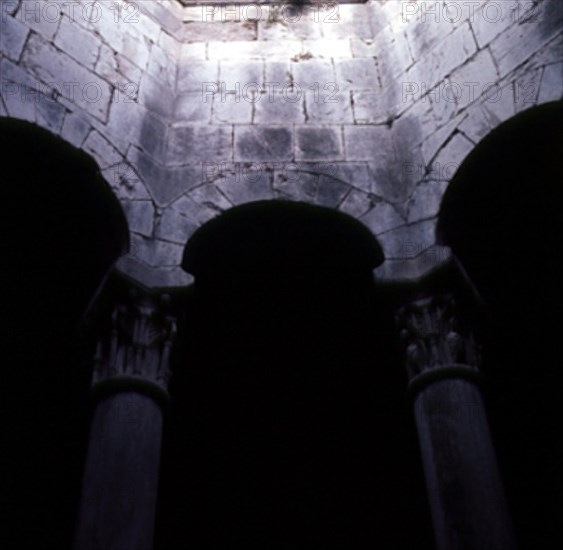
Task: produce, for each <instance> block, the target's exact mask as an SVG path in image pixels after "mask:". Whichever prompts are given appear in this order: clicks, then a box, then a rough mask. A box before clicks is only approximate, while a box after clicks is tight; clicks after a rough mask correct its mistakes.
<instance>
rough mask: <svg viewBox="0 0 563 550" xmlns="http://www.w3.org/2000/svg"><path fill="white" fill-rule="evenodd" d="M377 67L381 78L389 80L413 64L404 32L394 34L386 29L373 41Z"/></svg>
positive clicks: (389, 28)
mask: <svg viewBox="0 0 563 550" xmlns="http://www.w3.org/2000/svg"><path fill="white" fill-rule="evenodd" d="M374 49H375V51H376V52H377V54H376V55H377V59H378V62H379V63H378V65H379V69H380V73H381V75H382V76H387V75H388V76H389V80H391V79H392V78H393V77H397V76H399V75H401V74H404V73H405V72H406V71H407V70H408V69H409V68H410V67H411V66H412V64H413V63H414V59H413V57H412V55H411V53H410V50H409V47H408V43H407V39H406V37H405V35H404V32H394V31H393V30H392V29H391V27H386V28H385V29H384V30H383V31H382V32H381V33H379V34H378V35H377V36H376V37H375V39H374Z"/></svg>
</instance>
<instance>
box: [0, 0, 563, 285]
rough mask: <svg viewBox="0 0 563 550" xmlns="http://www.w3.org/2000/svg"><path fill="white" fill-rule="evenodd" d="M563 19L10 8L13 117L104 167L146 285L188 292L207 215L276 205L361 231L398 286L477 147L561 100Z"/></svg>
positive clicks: (158, 6)
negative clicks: (352, 220) (344, 218)
mask: <svg viewBox="0 0 563 550" xmlns="http://www.w3.org/2000/svg"><path fill="white" fill-rule="evenodd" d="M562 23H563V3H561V2H559V1H558V0H537V1H529V0H519V1H513V0H497V1H494V0H479V1H474V2H469V1H463V0H458V1H447V2H443V1H434V0H432V1H422V0H418V1H417V2H413V1H410V0H405V1H402V0H369V1H368V2H367V3H365V4H334V5H317V4H313V5H311V6H305V7H296V6H281V5H278V6H272V5H270V6H267V5H251V6H249V5H242V6H238V7H234V6H232V5H221V6H218V5H210V4H206V5H199V6H190V7H183V6H182V5H181V4H180V3H179V2H178V1H177V0H137V1H124V0H121V1H115V0H112V1H109V0H98V1H95V2H92V1H86V0H81V1H78V0H77V1H75V2H71V1H67V0H65V1H63V0H7V1H6V2H3V3H2V13H1V39H0V71H1V72H0V85H1V101H0V116H10V117H16V118H22V119H25V120H30V121H32V122H34V123H36V124H38V125H40V126H43V127H45V128H48V129H49V130H50V131H52V132H53V133H55V134H58V135H60V136H61V137H62V138H63V139H65V140H67V141H69V142H71V143H73V144H74V145H76V146H77V147H80V148H82V149H84V150H85V151H87V152H88V153H89V154H91V155H92V156H93V157H94V158H95V159H96V161H97V162H98V164H99V166H100V169H101V170H102V172H103V174H104V175H105V177H106V179H107V181H108V183H109V184H110V185H111V186H112V188H113V189H114V191H115V193H116V195H117V196H118V197H119V199H120V200H121V202H122V204H123V208H124V211H125V213H126V215H127V218H128V220H129V226H130V230H131V234H132V247H131V252H130V254H129V255H128V256H127V257H125V258H123V259H122V260H121V261H120V268H121V269H122V270H124V271H127V272H128V273H130V274H131V275H132V276H134V277H136V278H138V279H139V280H140V281H142V282H144V283H145V284H147V285H154V286H169V285H170V286H174V285H180V284H185V283H186V282H188V281H189V279H188V277H187V276H186V275H185V274H184V273H183V272H182V271H181V269H180V268H179V267H178V265H179V262H180V258H181V254H182V250H183V245H184V244H185V242H186V240H187V238H188V237H189V236H190V235H191V233H193V231H194V230H195V229H196V228H197V227H199V226H200V225H201V224H202V223H205V222H206V221H207V220H209V219H211V218H212V217H214V216H215V215H217V214H218V213H219V212H221V211H224V210H225V209H228V208H230V207H231V206H233V205H237V204H241V203H244V202H249V201H253V200H259V199H276V198H287V199H291V200H298V201H306V202H311V203H315V204H321V205H326V206H329V207H332V208H339V209H340V210H342V211H344V212H347V213H349V214H351V215H353V216H355V217H357V218H359V219H360V220H362V221H363V222H364V223H365V224H366V225H367V226H368V227H370V228H371V229H372V231H373V232H374V234H375V235H376V236H377V237H378V239H379V240H380V242H381V243H382V245H383V247H384V250H385V253H386V257H387V261H386V263H385V264H384V266H382V268H380V269H379V270H378V275H379V276H380V277H388V278H393V277H396V276H399V275H400V274H402V275H404V273H405V271H404V266H405V260H408V261H407V262H406V264H408V265H412V266H413V268H414V267H416V269H425V263H424V261H423V262H421V259H422V260H424V259H425V258H433V254H432V251H433V247H434V244H435V237H434V229H435V224H436V216H437V213H438V209H439V205H440V200H441V197H442V194H443V193H444V191H445V189H446V187H447V185H448V182H449V180H450V179H451V177H452V176H453V174H454V173H455V171H456V169H457V167H458V166H459V165H460V164H461V162H462V161H463V159H464V158H465V157H466V156H467V154H468V153H469V152H470V151H471V150H472V149H473V147H475V145H476V144H477V143H478V142H479V141H480V140H481V139H482V138H483V137H484V136H485V135H486V134H487V133H489V132H490V131H491V130H492V129H494V128H495V127H496V126H498V125H499V124H500V123H501V122H503V121H505V120H507V119H508V118H510V117H512V116H514V115H515V114H517V113H518V112H520V111H522V110H524V109H527V108H529V107H531V106H533V105H536V104H538V103H545V102H549V101H554V100H558V99H561V98H562V97H563V32H562V29H563V26H562ZM411 260H412V261H411ZM431 261H434V260H431ZM429 263H431V262H429Z"/></svg>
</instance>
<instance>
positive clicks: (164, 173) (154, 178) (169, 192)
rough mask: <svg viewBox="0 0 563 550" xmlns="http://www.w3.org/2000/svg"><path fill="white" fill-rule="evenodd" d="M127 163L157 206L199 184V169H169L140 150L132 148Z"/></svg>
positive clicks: (191, 166)
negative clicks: (137, 175) (143, 183)
mask: <svg viewBox="0 0 563 550" xmlns="http://www.w3.org/2000/svg"><path fill="white" fill-rule="evenodd" d="M128 161H129V162H131V164H132V165H133V166H134V167H135V169H136V170H137V171H138V173H139V176H140V178H141V180H142V181H143V182H145V184H146V185H147V188H148V190H149V191H150V193H151V196H152V198H153V199H154V200H155V202H156V203H157V205H160V206H166V205H167V204H170V203H171V202H172V201H173V200H175V199H177V198H178V197H179V196H181V195H182V194H184V193H185V192H186V191H188V190H189V189H191V188H192V187H195V186H196V185H199V184H200V183H201V181H200V179H201V168H200V167H198V166H197V165H186V166H183V167H181V168H177V169H170V168H167V167H164V166H162V165H160V164H157V163H156V162H155V161H154V160H153V159H151V158H150V157H149V156H148V155H146V154H145V153H143V151H141V150H140V149H136V148H132V149H131V151H130V153H129V157H128Z"/></svg>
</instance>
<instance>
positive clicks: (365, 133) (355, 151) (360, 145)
mask: <svg viewBox="0 0 563 550" xmlns="http://www.w3.org/2000/svg"><path fill="white" fill-rule="evenodd" d="M344 143H345V144H346V160H348V161H368V162H375V161H378V160H381V161H383V162H382V165H383V164H384V162H386V161H387V159H388V158H389V156H391V158H393V157H394V149H393V143H392V141H391V132H390V130H389V128H388V127H387V126H350V125H346V126H344Z"/></svg>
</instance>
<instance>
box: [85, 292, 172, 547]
mask: <svg viewBox="0 0 563 550" xmlns="http://www.w3.org/2000/svg"><path fill="white" fill-rule="evenodd" d="M174 335H175V323H174V320H173V318H172V317H171V316H166V315H164V314H163V313H162V312H161V305H160V304H158V301H157V300H154V299H152V298H148V297H146V296H145V297H140V296H139V295H138V293H132V294H131V296H129V298H128V299H127V300H125V301H124V303H120V304H119V305H118V306H116V307H115V309H114V313H113V316H112V322H111V330H109V331H108V332H107V334H106V335H105V336H104V337H103V338H102V339H101V340H100V343H99V345H98V351H97V355H96V365H95V369H94V387H93V389H94V395H95V396H97V404H96V408H95V411H94V415H93V419H92V425H91V431H90V441H89V447H88V454H87V458H86V466H85V473H84V480H83V487H82V496H81V505H80V511H79V517H78V524H77V532H76V538H75V550H151V549H152V546H153V535H154V520H155V513H156V499H157V489H158V477H159V467H160V450H161V437H162V420H163V419H162V409H161V405H162V404H163V403H165V402H166V399H167V390H166V387H167V382H168V378H169V369H168V362H169V355H170V350H171V345H172V340H173V338H174Z"/></svg>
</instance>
